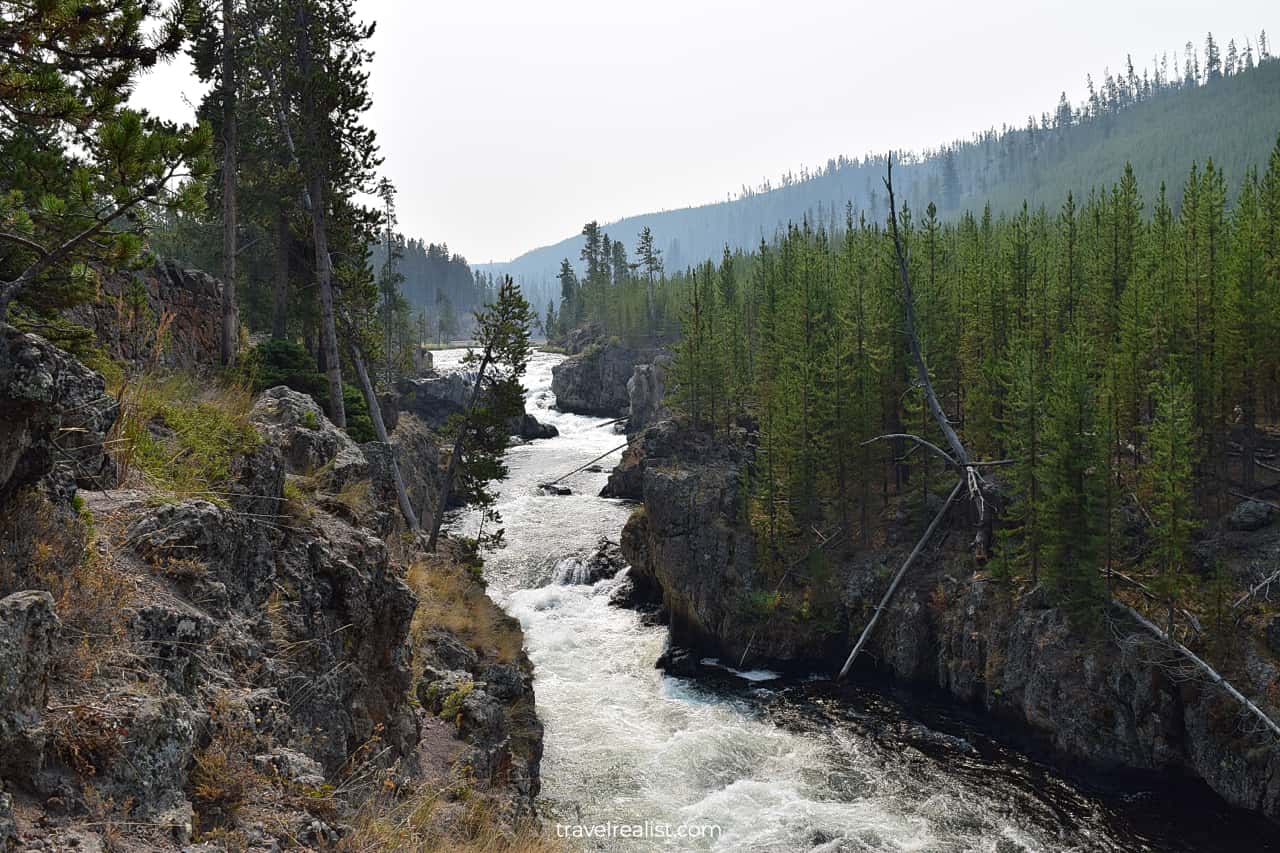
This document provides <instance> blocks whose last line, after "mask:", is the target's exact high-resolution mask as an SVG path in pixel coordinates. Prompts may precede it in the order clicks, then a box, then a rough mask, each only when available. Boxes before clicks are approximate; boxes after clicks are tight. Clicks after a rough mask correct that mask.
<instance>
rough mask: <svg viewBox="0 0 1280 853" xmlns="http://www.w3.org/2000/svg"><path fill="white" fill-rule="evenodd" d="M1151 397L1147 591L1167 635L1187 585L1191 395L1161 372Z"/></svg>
mask: <svg viewBox="0 0 1280 853" xmlns="http://www.w3.org/2000/svg"><path fill="white" fill-rule="evenodd" d="M1153 396H1154V398H1155V417H1154V418H1153V419H1152V421H1151V424H1150V426H1149V427H1148V428H1147V435H1146V439H1147V440H1146V451H1147V458H1148V461H1147V464H1146V465H1145V466H1144V467H1143V471H1142V474H1143V482H1144V487H1145V488H1144V491H1145V494H1146V497H1147V505H1148V507H1149V512H1150V514H1151V521H1152V530H1151V554H1150V557H1149V562H1150V564H1151V567H1152V569H1153V570H1154V571H1155V573H1156V577H1155V580H1154V581H1153V583H1152V589H1153V590H1155V592H1156V594H1157V595H1159V596H1160V598H1161V599H1162V601H1163V602H1164V605H1165V608H1166V610H1167V612H1168V622H1169V629H1168V630H1169V631H1170V632H1172V631H1173V614H1174V609H1175V607H1176V606H1177V603H1178V601H1179V599H1180V598H1181V597H1182V596H1183V595H1184V594H1185V593H1186V590H1187V588H1188V586H1189V584H1190V577H1189V567H1190V561H1189V549H1190V546H1191V533H1192V531H1193V530H1194V529H1195V527H1196V521H1195V507H1194V501H1193V498H1194V494H1193V490H1194V477H1193V472H1194V466H1193V464H1192V461H1193V460H1192V452H1193V450H1192V448H1194V447H1195V445H1196V438H1195V427H1194V425H1193V417H1192V416H1193V408H1192V395H1191V389H1190V386H1188V385H1187V384H1186V383H1185V382H1184V381H1183V380H1182V379H1181V377H1179V375H1178V373H1177V371H1176V370H1174V369H1172V368H1171V367H1166V369H1165V371H1164V373H1163V375H1162V376H1161V377H1160V379H1159V381H1158V382H1157V383H1156V385H1155V387H1154V388H1153Z"/></svg>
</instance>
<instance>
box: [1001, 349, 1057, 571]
mask: <svg viewBox="0 0 1280 853" xmlns="http://www.w3.org/2000/svg"><path fill="white" fill-rule="evenodd" d="M1045 373H1046V370H1045V365H1044V352H1043V349H1042V341H1041V340H1040V339H1039V337H1038V335H1036V334H1034V333H1030V332H1022V333H1019V334H1018V335H1016V336H1015V338H1014V340H1013V342H1012V344H1011V345H1010V348H1009V352H1008V354H1007V355H1006V357H1005V359H1004V363H1003V365H1002V371H1001V374H1002V375H1001V380H1002V383H1001V384H1002V388H1003V391H1004V396H1005V408H1004V417H1003V419H1002V421H1001V425H1000V426H1001V434H1002V438H1001V443H1002V444H1003V446H1004V447H1005V449H1006V452H1007V453H1008V455H1009V458H1010V459H1012V460H1013V464H1012V465H1011V466H1010V467H1009V468H1008V469H1007V474H1008V482H1009V485H1010V487H1011V489H1012V491H1013V499H1012V500H1011V502H1010V503H1009V506H1008V507H1007V509H1006V511H1005V513H1004V517H1003V520H1002V526H1001V528H1000V529H999V530H998V531H997V532H996V544H995V560H994V562H993V565H992V573H993V574H995V575H997V576H998V577H1005V578H1012V577H1015V576H1019V575H1026V576H1028V577H1029V578H1030V580H1031V582H1032V583H1033V584H1034V583H1037V582H1038V581H1039V578H1040V564H1041V555H1042V551H1043V548H1044V530H1043V525H1042V523H1041V520H1040V516H1041V512H1042V509H1043V503H1044V495H1043V493H1042V492H1043V489H1042V484H1041V467H1042V464H1043V463H1042V461H1041V456H1042V454H1043V452H1044V446H1043V445H1044V437H1043V435H1042V433H1043V432H1044V430H1045V424H1044V394H1045V386H1046V383H1045Z"/></svg>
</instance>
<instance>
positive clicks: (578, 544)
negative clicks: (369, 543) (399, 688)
mask: <svg viewBox="0 0 1280 853" xmlns="http://www.w3.org/2000/svg"><path fill="white" fill-rule="evenodd" d="M460 357H461V351H443V352H437V353H436V354H435V358H436V364H437V366H438V367H439V368H441V369H446V370H447V369H449V368H450V367H452V366H454V365H456V364H457V363H458V360H459V359H460ZM560 358H561V357H560V356H556V355H551V354H547V353H538V354H536V355H535V356H534V358H533V360H532V362H531V364H530V366H529V370H528V373H527V375H526V377H525V387H526V408H527V410H528V411H529V412H531V413H533V414H534V415H535V416H536V417H537V418H538V419H539V420H541V421H544V422H547V423H551V424H554V425H555V426H556V428H557V429H559V430H560V436H559V437H558V438H554V439H549V440H544V441H535V442H532V443H530V444H524V445H520V446H516V447H513V448H512V449H511V450H510V451H509V453H508V455H507V464H508V466H509V467H510V476H509V477H508V478H507V479H506V480H505V481H503V482H502V483H500V484H498V492H499V501H498V510H499V511H500V512H501V514H502V519H503V526H504V527H505V530H506V545H505V547H503V548H502V549H500V550H497V551H494V552H491V553H489V554H487V555H486V558H485V559H486V567H485V574H486V577H487V579H488V583H489V590H490V593H491V595H493V597H494V598H495V599H496V600H497V601H498V603H499V604H501V605H502V606H503V607H504V608H505V609H506V610H507V611H508V612H510V613H511V614H512V615H514V616H515V617H517V618H518V619H519V620H520V623H521V625H522V626H523V628H524V632H525V642H526V648H527V649H528V653H529V657H530V658H531V659H532V661H533V663H534V666H535V668H536V675H535V682H534V687H535V691H536V693H537V707H538V714H539V716H540V717H541V718H542V720H543V722H544V724H545V726H546V741H545V754H544V757H543V761H542V795H541V802H540V811H541V812H542V814H543V817H544V820H545V822H546V824H547V825H548V831H549V832H551V833H553V834H554V833H557V832H558V833H560V834H562V835H566V836H570V837H573V836H575V835H576V836H577V837H584V836H587V835H588V834H589V833H591V834H595V837H594V838H590V839H587V840H585V841H584V842H583V844H582V846H583V847H584V848H585V849H592V850H718V851H740V850H741V851H748V850H758V851H791V850H811V851H929V853H934V851H937V852H938V853H947V852H948V851H991V853H1015V851H1023V850H1025V851H1194V852H1195V853H1208V851H1224V850H1231V851H1252V850H1259V851H1261V850H1280V844H1277V843H1276V841H1275V836H1276V832H1275V828H1274V827H1272V826H1270V825H1269V824H1266V823H1265V822H1262V821H1260V820H1255V819H1252V818H1250V817H1248V816H1242V815H1241V814H1239V813H1237V812H1233V811H1231V810H1230V809H1227V808H1225V807H1224V806H1222V805H1221V803H1220V802H1219V801H1217V800H1216V799H1215V798H1214V797H1212V795H1210V794H1209V793H1208V792H1207V790H1204V789H1202V788H1198V787H1196V786H1176V787H1168V788H1166V787H1165V786H1160V787H1159V788H1145V789H1144V788H1141V787H1134V786H1133V785H1132V783H1129V784H1126V785H1114V786H1111V785H1106V784H1104V782H1103V780H1100V779H1098V778H1096V777H1095V778H1090V779H1087V780H1086V779H1072V778H1068V777H1066V776H1064V775H1062V774H1060V773H1057V772H1055V771H1053V770H1051V769H1049V768H1048V767H1047V766H1045V765H1043V764H1041V763H1038V762H1036V761H1035V760H1033V759H1031V758H1028V757H1025V756H1024V755H1022V754H1020V753H1018V752H1015V751H1013V750H1011V749H1009V748H1007V747H1005V746H1003V745H1001V743H1000V742H998V741H997V740H995V739H993V738H992V737H991V736H990V735H989V733H988V732H986V731H984V730H983V728H982V723H981V721H979V720H975V719H970V718H967V717H966V716H965V715H964V714H962V713H958V712H955V711H952V710H950V709H948V708H946V707H945V706H933V705H931V704H929V703H927V702H921V701H920V700H919V699H918V697H905V696H903V697H895V695H894V694H893V693H892V692H890V691H887V690H883V689H874V688H871V687H856V686H855V687H845V688H841V689H839V690H837V689H835V688H833V687H832V686H831V685H830V684H829V683H828V682H826V681H825V680H823V679H818V678H813V679H808V680H804V679H794V678H792V679H782V678H775V677H772V676H773V674H772V673H768V672H762V671H753V672H748V673H733V672H731V671H728V670H725V671H723V677H719V678H711V679H706V680H700V681H690V680H685V679H679V678H671V677H667V676H664V675H663V674H662V673H660V672H658V671H657V670H655V669H654V668H653V664H654V660H655V659H656V658H657V657H658V655H659V653H660V652H661V651H662V649H663V645H664V642H665V639H666V631H665V629H664V628H663V627H661V626H656V625H652V624H648V623H647V622H646V621H645V620H644V619H643V618H642V617H641V615H640V614H637V613H636V612H634V611H631V610H626V609H621V608H617V607H613V606H611V605H610V604H609V596H610V593H611V592H612V591H613V589H614V588H615V586H616V585H617V584H618V583H621V582H622V581H621V580H620V579H614V580H607V581H602V582H600V583H599V584H596V585H594V586H586V585H572V584H569V583H565V582H563V580H564V579H565V578H566V577H568V576H570V575H571V571H570V569H571V566H572V563H571V561H572V560H573V559H574V558H577V557H581V556H582V555H584V554H586V553H588V552H590V551H591V550H593V548H594V546H595V545H596V544H597V542H598V541H599V540H600V539H601V538H602V537H608V538H610V539H612V540H613V541H617V538H618V536H619V534H620V532H621V530H622V526H623V524H624V523H625V521H626V519H627V516H628V514H629V513H630V510H631V508H630V507H628V506H626V505H625V504H623V503H621V502H618V501H613V500H606V499H603V498H600V497H597V495H598V494H599V491H600V489H601V488H602V487H603V485H604V483H605V480H606V479H607V473H604V472H607V471H608V470H609V469H610V468H612V466H613V465H614V464H616V462H617V459H618V456H619V455H620V453H614V454H612V455H610V456H609V457H608V458H606V459H605V460H603V461H602V462H601V463H600V464H601V466H602V469H603V470H602V471H601V472H592V471H585V472H582V473H580V474H576V475H574V476H572V477H570V478H569V479H567V480H566V481H565V483H566V485H568V486H570V487H571V488H572V490H573V493H572V494H571V495H568V496H563V497H554V496H548V495H543V494H542V493H541V492H540V490H539V488H538V484H539V483H542V482H546V481H548V480H551V479H555V478H556V477H559V476H561V475H562V474H565V473H567V472H569V471H571V470H573V469H574V468H577V467H578V466H580V465H583V464H585V463H586V462H587V461H588V460H590V459H592V458H593V457H595V456H599V455H601V454H603V453H606V452H607V451H610V450H611V449H613V448H615V447H617V446H618V445H620V444H622V442H623V441H624V439H623V438H621V437H620V436H618V435H617V434H615V433H614V432H613V431H612V429H610V428H609V427H604V428H600V427H598V426H597V424H599V423H600V422H601V421H602V420H603V419H601V418H586V417H579V416H577V415H571V414H565V413H561V412H557V411H555V410H554V408H553V406H554V396H553V395H552V393H551V368H552V366H553V365H554V364H555V363H556V362H557V361H559V360H560ZM473 515H474V514H469V513H466V512H462V513H460V514H458V516H456V517H455V518H454V519H453V520H452V521H451V526H452V528H453V529H455V530H458V531H459V532H464V533H465V532H467V530H468V529H469V528H470V525H472V524H474V518H473V517H472V516H473ZM601 832H606V833H611V836H610V837H607V838H604V839H602V838H601V837H600V836H599V833H601ZM636 835H640V836H642V837H639V838H637V837H635V836H636Z"/></svg>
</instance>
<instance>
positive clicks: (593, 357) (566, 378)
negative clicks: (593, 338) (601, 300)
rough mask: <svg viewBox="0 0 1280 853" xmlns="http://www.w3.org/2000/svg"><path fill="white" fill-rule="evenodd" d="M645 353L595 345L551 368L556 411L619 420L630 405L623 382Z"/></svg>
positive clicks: (645, 359)
mask: <svg viewBox="0 0 1280 853" xmlns="http://www.w3.org/2000/svg"><path fill="white" fill-rule="evenodd" d="M648 357H649V356H648V353H645V352H641V351H638V350H632V349H629V348H627V347H624V346H622V345H621V344H617V343H608V344H604V345H598V344H597V345H595V346H592V347H589V348H587V349H586V350H584V351H583V352H581V353H579V354H578V355H575V356H571V357H569V358H567V359H565V360H564V361H562V362H560V363H559V364H557V365H556V366H555V367H553V368H552V369H551V391H552V393H554V394H555V395H556V408H557V409H559V410H560V411H562V412H575V413H577V414H579V415H598V416H600V417H607V418H619V417H622V416H624V415H625V414H626V413H627V407H628V406H629V405H630V404H631V401H630V398H629V397H628V395H627V381H628V380H629V379H630V378H631V374H632V372H633V371H634V370H635V366H636V364H638V363H641V362H644V361H647V360H648Z"/></svg>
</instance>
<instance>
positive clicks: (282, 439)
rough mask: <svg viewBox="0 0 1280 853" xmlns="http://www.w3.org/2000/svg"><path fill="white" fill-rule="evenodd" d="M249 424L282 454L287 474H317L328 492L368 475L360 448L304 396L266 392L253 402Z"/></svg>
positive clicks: (283, 390)
mask: <svg viewBox="0 0 1280 853" xmlns="http://www.w3.org/2000/svg"><path fill="white" fill-rule="evenodd" d="M249 420H250V421H252V422H253V424H254V425H255V426H256V427H257V428H258V431H259V432H260V433H261V434H262V437H263V438H264V439H265V440H266V441H268V442H269V443H271V444H273V445H275V446H276V447H278V448H279V449H280V451H281V452H282V453H283V454H284V459H285V462H286V463H287V464H288V467H289V471H290V472H291V473H294V474H305V475H313V474H318V473H319V474H321V475H322V481H323V484H324V487H325V488H326V489H328V490H329V491H338V490H340V489H342V488H343V487H344V486H347V485H350V484H351V483H354V482H355V481H356V480H360V479H362V478H364V477H366V476H367V475H368V473H369V462H368V460H367V459H366V458H365V455H364V454H363V453H362V452H361V451H360V445H358V444H356V443H355V442H354V441H352V440H351V438H350V437H349V436H348V435H347V434H346V433H345V432H343V431H342V430H340V429H338V428H337V427H336V426H334V425H333V423H332V422H331V421H330V420H329V419H328V418H326V417H325V415H324V412H323V411H321V409H320V406H319V405H317V404H316V401H315V400H313V399H311V397H310V396H308V395H306V394H303V393H301V392H298V391H294V390H293V389H291V388H288V387H286V386H284V385H277V386H276V387H275V388H268V389H267V390H266V391H263V392H262V394H261V395H259V397H258V399H257V400H256V401H254V404H253V409H252V411H250V413H249Z"/></svg>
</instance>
